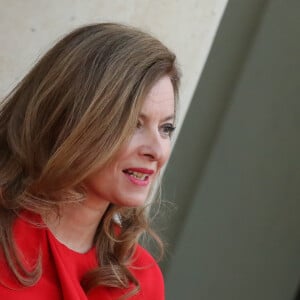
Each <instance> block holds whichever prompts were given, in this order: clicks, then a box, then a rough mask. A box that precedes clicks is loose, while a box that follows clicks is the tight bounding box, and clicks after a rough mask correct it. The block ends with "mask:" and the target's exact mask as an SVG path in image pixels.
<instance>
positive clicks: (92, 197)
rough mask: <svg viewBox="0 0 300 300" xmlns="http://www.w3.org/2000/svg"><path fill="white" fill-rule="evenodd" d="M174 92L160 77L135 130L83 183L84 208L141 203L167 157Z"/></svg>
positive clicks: (145, 101) (137, 204)
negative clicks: (110, 204)
mask: <svg viewBox="0 0 300 300" xmlns="http://www.w3.org/2000/svg"><path fill="white" fill-rule="evenodd" d="M174 102H175V101H174V91H173V86H172V83H171V81H170V78H169V77H167V76H164V77H162V78H161V79H160V80H158V81H157V82H156V84H155V85H154V86H153V87H152V89H151V90H150V92H149V94H148V95H147V96H146V98H145V100H144V103H143V105H142V109H141V112H140V115H139V122H138V124H137V127H136V130H135V132H134V134H133V135H132V137H131V138H130V139H129V141H128V142H127V143H126V144H125V145H124V146H123V147H122V148H121V149H120V151H118V154H117V155H116V157H115V159H114V160H113V161H112V163H110V164H109V165H107V166H106V167H104V168H102V169H100V170H99V171H97V172H95V173H93V174H92V175H91V176H90V177H89V178H88V179H87V180H86V181H85V186H86V189H87V200H86V202H87V203H86V204H88V205H89V206H92V207H95V208H96V207H98V206H102V205H103V204H104V203H105V202H107V203H113V204H116V205H119V206H128V207H136V206H141V205H143V204H144V203H145V200H146V198H147V196H148V194H149V191H150V187H151V185H152V183H153V182H154V180H155V178H156V177H157V176H158V173H159V171H160V169H161V168H162V167H163V166H164V164H165V163H166V161H167V160H168V158H169V156H170V150H171V141H170V136H171V133H172V131H173V129H174V127H173V126H174V111H175V107H174V106H175V103H174Z"/></svg>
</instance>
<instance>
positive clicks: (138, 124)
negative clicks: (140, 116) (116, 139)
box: [136, 121, 142, 129]
mask: <svg viewBox="0 0 300 300" xmlns="http://www.w3.org/2000/svg"><path fill="white" fill-rule="evenodd" d="M136 128H138V129H140V128H142V123H141V121H138V122H137V124H136Z"/></svg>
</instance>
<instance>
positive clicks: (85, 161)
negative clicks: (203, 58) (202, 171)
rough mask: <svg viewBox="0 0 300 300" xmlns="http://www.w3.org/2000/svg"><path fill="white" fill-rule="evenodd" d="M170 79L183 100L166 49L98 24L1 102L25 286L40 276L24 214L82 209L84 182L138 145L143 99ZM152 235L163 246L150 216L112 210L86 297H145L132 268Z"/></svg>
mask: <svg viewBox="0 0 300 300" xmlns="http://www.w3.org/2000/svg"><path fill="white" fill-rule="evenodd" d="M165 75H167V76H169V77H170V79H171V81H172V84H173V88H174V92H175V95H176V98H177V95H178V85H179V72H178V68H177V66H176V58H175V55H174V54H173V53H172V52H171V51H170V50H169V49H168V48H167V47H165V46H164V45H163V44H162V43H161V42H160V41H158V40H157V39H156V38H154V37H152V36H151V35H149V34H147V33H144V32H142V31H140V30H138V29H136V28H132V27H129V26H125V25H121V24H115V23H102V24H93V25H88V26H84V27H81V28H78V29H76V30H74V31H73V32H71V33H70V34H68V35H67V36H65V37H64V38H63V39H61V40H60V41H59V42H58V43H57V44H56V45H54V47H53V48H52V49H50V50H49V51H48V52H47V53H46V54H45V55H44V56H43V57H42V58H41V59H40V60H39V61H38V63H37V64H36V65H35V66H34V67H33V69H32V70H31V71H30V72H29V73H28V74H27V76H25V78H24V79H23V80H22V81H21V82H20V83H19V84H18V85H17V86H16V88H15V89H14V90H13V91H12V92H11V93H10V94H9V95H8V96H7V97H6V98H5V99H4V100H3V101H2V102H1V107H0V246H1V248H2V252H3V253H4V255H5V259H6V261H7V262H8V265H9V266H10V269H11V270H12V272H13V274H14V275H15V277H16V279H17V280H18V282H19V283H21V284H22V285H24V286H30V285H34V284H35V283H36V282H37V281H38V280H39V278H40V276H41V272H42V270H41V264H40V263H37V266H36V267H35V269H34V270H31V271H28V270H27V269H26V267H25V266H24V265H23V264H22V261H21V259H20V258H19V257H18V255H17V249H16V245H15V243H14V240H13V235H12V228H13V223H14V220H15V219H16V217H17V216H18V214H19V213H20V212H21V211H22V210H24V209H25V210H29V211H32V212H35V213H38V214H43V213H47V212H49V211H53V209H54V210H56V211H57V214H58V215H59V205H60V204H61V203H62V202H63V201H82V200H83V199H84V195H85V192H84V189H83V187H82V182H83V180H84V179H85V178H86V177H88V176H89V175H90V174H92V173H93V172H94V171H95V169H96V168H97V169H98V168H99V167H101V166H104V165H105V164H107V163H109V162H110V160H111V159H113V157H114V154H115V153H116V152H117V151H118V149H119V148H120V146H121V145H122V144H123V143H124V142H126V140H127V139H128V138H129V137H130V136H131V134H132V133H133V130H134V129H135V127H136V124H137V119H138V114H139V111H140V109H141V105H142V103H143V99H144V98H145V95H146V94H147V93H148V92H149V90H150V89H151V87H152V86H153V84H154V83H155V82H157V80H159V79H160V78H161V77H162V76H165ZM116 214H118V216H119V218H120V220H121V229H120V230H121V231H120V233H118V234H117V235H116V233H115V230H114V221H113V220H114V216H115V215H116ZM145 232H147V233H149V234H150V235H152V236H153V237H154V239H155V240H156V241H157V242H158V243H159V244H160V245H161V246H162V243H161V241H160V239H159V238H158V237H157V236H156V235H155V233H154V232H153V231H152V230H151V228H150V225H149V217H148V215H147V213H146V211H145V208H144V207H142V208H126V207H117V206H115V205H112V204H111V205H110V206H109V208H108V209H107V211H106V212H105V215H104V216H103V218H102V220H101V223H100V224H99V227H98V230H97V232H96V235H95V238H94V245H95V247H96V252H97V258H98V261H99V264H100V265H101V268H100V267H99V268H97V269H95V270H92V271H91V272H89V273H88V274H86V275H85V277H84V279H83V280H82V286H83V288H84V289H85V290H86V292H88V291H89V290H91V289H93V288H94V287H96V286H98V285H105V286H110V287H118V288H124V287H128V286H129V283H133V284H134V285H135V287H136V288H135V290H134V291H133V293H136V292H137V291H138V290H139V288H140V287H139V283H138V281H137V279H136V278H135V277H134V276H133V275H132V274H131V272H130V271H129V269H128V267H127V266H128V264H129V262H130V259H131V258H132V255H133V252H134V249H135V246H136V244H137V242H138V240H139V238H140V236H141V234H142V233H145ZM130 294H131V293H130Z"/></svg>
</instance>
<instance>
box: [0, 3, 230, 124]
mask: <svg viewBox="0 0 300 300" xmlns="http://www.w3.org/2000/svg"><path fill="white" fill-rule="evenodd" d="M226 3H227V0H185V1H173V0H126V1H124V0H114V1H111V0H87V1H85V0H53V1H48V0H26V1H22V0H0V25H1V26H0V45H1V47H0V98H2V97H3V96H4V95H5V94H6V93H7V92H9V91H10V90H11V89H12V88H13V86H14V85H15V83H16V82H17V81H19V80H20V79H21V78H22V77H23V75H24V74H25V73H26V72H27V71H28V70H29V68H30V67H31V66H32V65H33V64H34V63H35V62H36V60H37V58H38V57H39V56H40V55H42V54H44V53H45V52H46V50H48V49H49V48H50V47H51V46H52V45H53V44H54V42H55V41H57V40H58V39H59V38H60V37H62V36H63V35H64V34H65V33H67V32H69V31H70V30H72V29H74V28H76V27H78V26H80V25H83V24H89V23H93V22H121V23H125V24H129V25H133V26H138V27H140V28H141V29H144V30H146V31H147V32H150V33H152V34H153V35H155V36H156V37H158V38H159V39H161V40H162V41H163V42H164V43H165V44H166V45H167V46H168V47H169V48H171V49H172V50H173V51H174V52H175V53H176V55H177V57H178V61H179V66H180V68H181V69H182V73H183V74H184V76H183V78H182V88H181V109H180V113H181V114H180V118H179V119H180V121H179V124H181V121H182V118H183V116H184V115H185V113H186V110H187V108H188V105H189V103H190V101H191V98H192V95H193V92H194V90H195V87H196V84H197V81H198V78H199V75H200V73H201V70H202V69H203V66H204V63H205V60H206V58H207V55H208V52H209V49H210V46H211V44H212V41H213V38H214V36H215V33H216V30H217V27H218V24H219V22H220V19H221V16H222V14H223V12H224V8H225V6H226Z"/></svg>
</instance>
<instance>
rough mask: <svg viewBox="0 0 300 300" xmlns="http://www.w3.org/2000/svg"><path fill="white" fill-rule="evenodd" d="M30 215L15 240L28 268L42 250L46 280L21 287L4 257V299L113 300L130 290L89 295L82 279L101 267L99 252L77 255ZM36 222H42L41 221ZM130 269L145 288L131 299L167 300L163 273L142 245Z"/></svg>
mask: <svg viewBox="0 0 300 300" xmlns="http://www.w3.org/2000/svg"><path fill="white" fill-rule="evenodd" d="M28 216H29V215H28V214H27V215H25V218H18V219H17V221H16V223H15V226H14V237H15V240H16V243H17V245H18V248H19V249H20V251H21V254H22V257H23V258H24V262H25V264H26V265H27V266H28V267H30V266H31V267H32V266H33V265H34V263H35V262H36V258H37V256H38V253H39V249H40V250H41V253H42V269H43V273H42V277H41V279H40V280H39V281H38V282H37V284H35V285H34V286H32V287H26V288H24V287H22V286H20V285H18V284H17V283H16V281H15V280H14V277H13V276H12V274H11V272H10V270H9V268H8V266H7V265H6V262H5V261H4V260H3V255H2V256H1V254H0V299H5V300H20V299H21V300H29V299H30V300H40V299H43V300H56V299H64V300H87V299H89V300H96V299H98V300H112V299H118V298H119V297H120V296H122V295H123V294H125V293H126V292H128V291H130V289H129V290H124V289H117V288H107V287H103V286H101V287H97V288H95V289H93V290H92V291H91V292H90V293H89V294H88V295H87V294H85V292H84V291H83V289H82V287H81V285H80V279H81V278H82V276H83V274H85V273H86V272H87V271H88V270H91V269H93V268H94V267H95V266H97V261H96V255H95V249H94V248H93V249H91V250H90V251H88V252H87V253H84V254H81V253H77V252H75V251H73V250H71V249H69V248H67V247H66V246H64V245H63V244H61V243H60V242H59V241H58V240H57V239H56V238H55V237H54V236H53V235H52V233H51V232H50V231H49V230H48V229H47V228H38V227H37V226H35V225H32V224H31V223H30V222H28ZM23 217H24V216H23ZM30 217H31V216H30ZM26 218H27V220H26ZM31 220H32V218H31ZM35 221H37V222H39V219H38V218H37V219H35ZM130 270H131V271H132V273H133V274H134V276H135V277H136V278H137V279H138V281H139V283H140V285H141V290H140V292H139V293H138V294H136V295H135V296H132V297H131V298H130V299H134V300H141V299H143V300H163V299H164V283H163V277H162V274H161V271H160V269H159V267H158V265H157V263H156V262H155V260H154V259H153V258H152V256H151V255H150V254H149V253H148V252H147V251H146V250H145V249H144V248H142V247H141V246H138V247H137V250H136V252H135V254H134V260H133V264H132V266H131V268H130ZM7 286H9V288H8V287H7Z"/></svg>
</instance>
